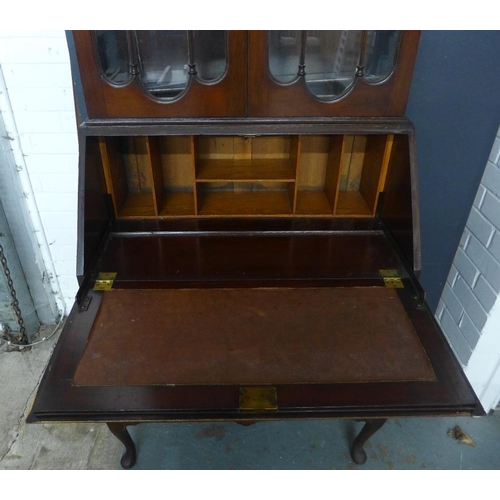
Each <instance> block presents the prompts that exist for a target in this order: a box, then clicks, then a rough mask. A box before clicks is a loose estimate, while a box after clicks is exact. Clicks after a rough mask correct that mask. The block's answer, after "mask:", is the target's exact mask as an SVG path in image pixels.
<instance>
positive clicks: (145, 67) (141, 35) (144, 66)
mask: <svg viewBox="0 0 500 500" xmlns="http://www.w3.org/2000/svg"><path fill="white" fill-rule="evenodd" d="M135 34H136V43H137V52H138V57H139V78H140V79H141V82H142V85H143V86H144V88H145V89H146V91H147V92H148V93H149V94H151V96H153V97H155V98H157V99H161V100H168V99H174V98H175V97H177V96H178V95H179V94H180V93H181V92H182V91H183V90H184V89H185V88H186V85H187V81H188V71H189V68H188V37H187V31H181V30H178V31H174V30H170V31H136V32H135Z"/></svg>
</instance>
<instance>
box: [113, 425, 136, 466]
mask: <svg viewBox="0 0 500 500" xmlns="http://www.w3.org/2000/svg"><path fill="white" fill-rule="evenodd" d="M127 425H130V424H126V423H123V422H108V423H107V426H108V429H109V430H110V431H111V432H112V434H113V435H114V436H116V437H117V438H118V439H119V440H120V441H121V442H122V443H123V445H124V446H125V453H124V454H123V456H122V458H121V460H120V464H121V466H122V467H123V468H124V469H130V468H131V467H133V466H134V465H135V461H136V458H137V456H136V452H135V444H134V441H132V438H131V437H130V434H129V433H128V431H127Z"/></svg>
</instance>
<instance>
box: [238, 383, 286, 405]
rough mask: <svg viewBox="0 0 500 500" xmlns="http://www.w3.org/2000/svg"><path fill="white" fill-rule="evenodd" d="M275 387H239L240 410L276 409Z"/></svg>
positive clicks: (276, 396)
mask: <svg viewBox="0 0 500 500" xmlns="http://www.w3.org/2000/svg"><path fill="white" fill-rule="evenodd" d="M277 409H278V394H277V392H276V387H240V411H276V410H277Z"/></svg>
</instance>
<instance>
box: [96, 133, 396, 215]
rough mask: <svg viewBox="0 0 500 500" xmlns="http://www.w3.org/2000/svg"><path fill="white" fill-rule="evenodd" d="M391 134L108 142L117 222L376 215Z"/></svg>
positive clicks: (106, 159)
mask: <svg viewBox="0 0 500 500" xmlns="http://www.w3.org/2000/svg"><path fill="white" fill-rule="evenodd" d="M393 137H394V136H393V135H391V134H389V135H387V134H374V135H355V136H353V135H341V134H338V135H321V136H314V135H302V136H299V135H295V136H262V137H240V136H199V137H194V136H163V137H162V136H148V137H106V138H101V139H100V151H101V156H102V159H103V168H104V173H105V178H106V183H107V189H108V192H109V193H110V194H111V197H112V199H113V205H114V209H115V213H116V215H117V217H118V218H162V217H198V216H199V217H217V216H231V217H241V216H250V217H258V216H285V217H291V216H298V217H300V216H307V217H373V216H374V215H375V210H376V207H377V202H378V197H379V193H380V192H382V191H383V190H384V185H385V177H386V174H387V167H388V164H389V160H390V158H391V151H392V143H393Z"/></svg>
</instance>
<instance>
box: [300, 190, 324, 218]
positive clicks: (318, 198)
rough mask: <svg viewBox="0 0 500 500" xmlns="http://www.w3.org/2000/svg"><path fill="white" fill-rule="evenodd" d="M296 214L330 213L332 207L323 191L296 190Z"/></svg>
mask: <svg viewBox="0 0 500 500" xmlns="http://www.w3.org/2000/svg"><path fill="white" fill-rule="evenodd" d="M295 213H296V214H297V215H332V207H331V205H330V202H329V201H328V198H327V197H326V194H325V193H324V192H323V191H298V192H297V205H296V208H295Z"/></svg>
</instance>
